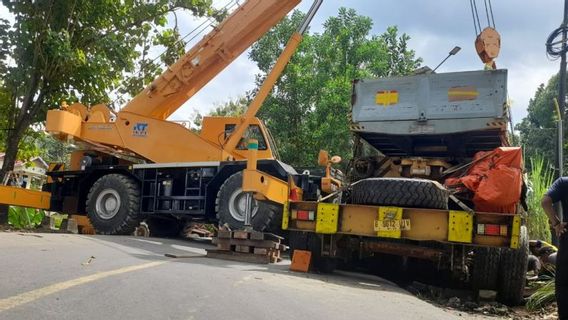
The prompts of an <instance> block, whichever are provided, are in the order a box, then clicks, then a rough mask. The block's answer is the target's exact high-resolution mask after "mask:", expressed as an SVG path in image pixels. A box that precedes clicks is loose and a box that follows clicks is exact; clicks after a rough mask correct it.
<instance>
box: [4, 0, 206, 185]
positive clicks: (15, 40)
mask: <svg viewBox="0 0 568 320" xmlns="http://www.w3.org/2000/svg"><path fill="white" fill-rule="evenodd" d="M2 4H3V5H4V6H5V7H6V8H7V9H8V10H9V11H10V12H11V14H12V15H13V16H14V19H15V20H14V23H13V24H12V25H10V24H9V23H8V21H6V20H0V114H1V115H3V117H2V120H0V124H1V125H2V129H3V131H2V132H3V135H2V138H3V139H2V143H3V144H4V147H5V148H6V161H5V162H4V166H3V168H2V170H0V177H1V176H3V174H4V173H5V172H6V171H7V170H11V169H12V167H13V163H14V161H15V159H16V154H17V152H18V146H20V149H21V147H22V144H21V142H22V140H23V138H24V136H25V135H26V134H27V133H30V130H29V128H30V125H31V124H33V123H37V122H41V121H43V120H45V114H46V111H47V110H48V109H50V108H56V107H58V106H59V105H60V103H61V101H63V100H66V101H69V102H75V101H81V102H82V103H84V104H86V105H89V104H97V103H110V102H111V100H112V98H113V97H114V96H115V95H117V94H128V93H134V92H137V91H139V90H140V89H141V88H142V87H143V85H144V84H145V83H147V82H148V81H149V80H151V79H153V78H154V77H155V76H156V75H157V74H158V73H159V72H161V70H160V68H159V67H158V65H157V64H158V63H159V62H160V61H154V60H152V59H150V57H149V54H148V53H149V50H150V47H151V46H156V45H161V46H164V47H166V48H167V51H166V54H165V55H164V56H162V58H161V59H162V61H164V62H170V61H172V59H175V58H176V57H177V56H179V55H180V54H181V52H182V49H183V44H182V45H181V46H180V42H179V41H178V40H179V39H180V34H179V32H178V29H177V26H174V27H168V25H167V19H166V18H167V15H168V14H175V12H176V11H178V10H190V11H191V12H192V13H193V14H194V15H197V16H203V15H213V14H216V13H215V12H214V11H213V10H212V9H211V0H155V1H150V2H149V1H142V0H134V1H113V0H101V1H89V0H47V1H10V0H3V1H2ZM125 77H126V78H127V79H126V81H124V82H123V79H124V78H125ZM122 84H124V85H122ZM3 95H7V98H6V97H4V96H3ZM5 100H7V102H6V101H5Z"/></svg>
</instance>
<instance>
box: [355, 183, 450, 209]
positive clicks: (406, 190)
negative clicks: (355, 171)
mask: <svg viewBox="0 0 568 320" xmlns="http://www.w3.org/2000/svg"><path fill="white" fill-rule="evenodd" d="M448 198H449V192H448V190H446V189H445V188H444V187H443V186H442V185H441V184H439V183H438V182H436V181H432V180H425V179H409V178H368V179H363V180H359V181H357V182H356V183H354V184H353V190H352V192H351V201H352V202H353V203H354V204H370V205H385V206H400V207H419V208H432V209H448Z"/></svg>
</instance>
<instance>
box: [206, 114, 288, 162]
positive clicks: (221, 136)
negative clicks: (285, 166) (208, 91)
mask: <svg viewBox="0 0 568 320" xmlns="http://www.w3.org/2000/svg"><path fill="white" fill-rule="evenodd" d="M241 121H242V119H241V118H240V117H204V118H203V123H202V127H201V133H200V137H201V138H202V139H205V140H207V141H209V142H212V143H214V144H216V145H220V146H222V145H223V144H224V143H225V141H227V138H228V137H229V136H230V135H231V133H232V132H233V131H234V130H235V128H236V127H237V125H238V124H240V123H241ZM248 139H256V140H258V158H259V159H276V158H277V157H276V152H275V151H274V144H273V143H272V139H271V136H270V133H269V132H268V129H267V128H266V126H265V125H264V123H263V122H262V121H261V120H260V119H258V118H256V117H255V118H253V119H252V121H251V124H250V125H249V127H248V128H247V130H246V132H245V134H244V135H243V137H242V138H241V140H240V141H239V144H238V145H237V148H236V150H235V151H234V152H233V154H234V156H235V160H244V159H246V151H247V143H246V142H247V141H248Z"/></svg>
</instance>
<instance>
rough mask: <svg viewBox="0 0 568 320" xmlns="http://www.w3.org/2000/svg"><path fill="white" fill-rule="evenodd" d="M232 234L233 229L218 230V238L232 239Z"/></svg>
mask: <svg viewBox="0 0 568 320" xmlns="http://www.w3.org/2000/svg"><path fill="white" fill-rule="evenodd" d="M232 236H233V233H232V232H231V231H227V230H219V231H217V238H219V239H231V238H232Z"/></svg>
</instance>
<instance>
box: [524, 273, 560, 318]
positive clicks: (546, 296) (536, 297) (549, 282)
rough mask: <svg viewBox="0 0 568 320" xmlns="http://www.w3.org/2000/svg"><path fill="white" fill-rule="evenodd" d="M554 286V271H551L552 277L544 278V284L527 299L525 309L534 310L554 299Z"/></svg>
mask: <svg viewBox="0 0 568 320" xmlns="http://www.w3.org/2000/svg"><path fill="white" fill-rule="evenodd" d="M555 288H556V286H555V283H554V272H552V277H550V278H548V279H546V281H545V282H544V284H543V285H542V286H541V287H540V288H538V289H537V290H536V291H535V293H533V294H532V295H531V296H530V297H529V299H528V300H527V306H526V307H527V310H529V311H535V310H538V309H541V308H543V307H545V306H547V305H549V304H551V303H553V302H554V301H556V297H555V295H554V291H555Z"/></svg>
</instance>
